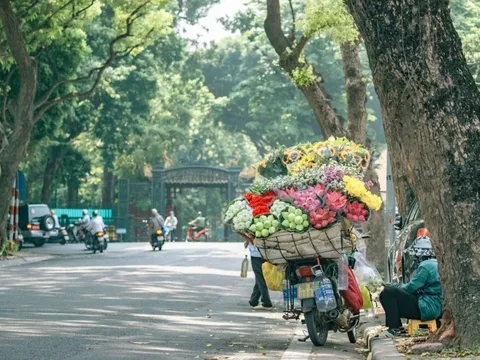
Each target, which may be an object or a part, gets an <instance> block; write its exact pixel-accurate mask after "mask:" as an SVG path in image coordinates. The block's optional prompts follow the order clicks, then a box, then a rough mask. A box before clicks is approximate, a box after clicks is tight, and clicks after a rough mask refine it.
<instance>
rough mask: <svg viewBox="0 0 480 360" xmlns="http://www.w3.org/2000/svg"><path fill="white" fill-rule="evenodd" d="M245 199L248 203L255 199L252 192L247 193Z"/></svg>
mask: <svg viewBox="0 0 480 360" xmlns="http://www.w3.org/2000/svg"><path fill="white" fill-rule="evenodd" d="M244 199H245V200H247V201H250V200H252V199H253V194H252V193H251V192H249V193H246V194H245V196H244Z"/></svg>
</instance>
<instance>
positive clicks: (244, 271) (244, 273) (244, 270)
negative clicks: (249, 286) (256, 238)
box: [240, 255, 248, 278]
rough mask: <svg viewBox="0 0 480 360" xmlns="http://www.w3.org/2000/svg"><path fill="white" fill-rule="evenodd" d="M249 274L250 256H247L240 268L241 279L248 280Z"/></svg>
mask: <svg viewBox="0 0 480 360" xmlns="http://www.w3.org/2000/svg"><path fill="white" fill-rule="evenodd" d="M247 274H248V256H247V255H245V259H243V261H242V266H241V268H240V277H242V278H246V277H247Z"/></svg>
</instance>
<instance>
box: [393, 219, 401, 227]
mask: <svg viewBox="0 0 480 360" xmlns="http://www.w3.org/2000/svg"><path fill="white" fill-rule="evenodd" d="M393 226H394V227H395V230H401V229H402V217H401V216H397V217H396V218H395V223H394V224H393Z"/></svg>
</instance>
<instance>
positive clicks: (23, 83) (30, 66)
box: [0, 0, 37, 122]
mask: <svg viewBox="0 0 480 360" xmlns="http://www.w3.org/2000/svg"><path fill="white" fill-rule="evenodd" d="M0 20H1V21H2V23H3V28H4V32H5V37H6V39H7V44H8V47H9V49H10V52H11V54H12V56H13V59H14V60H15V63H16V64H17V70H18V76H19V87H18V95H17V97H16V99H15V104H12V106H13V105H14V109H15V116H14V118H15V121H16V120H18V119H20V120H21V121H24V122H30V121H31V115H32V111H33V109H32V106H33V102H34V101H35V94H36V92H37V64H36V62H35V60H34V59H32V58H31V57H30V54H29V53H28V50H27V46H26V44H25V39H24V37H23V35H22V30H21V29H20V24H19V23H18V21H17V18H16V17H15V14H14V13H13V9H12V6H11V4H10V0H0Z"/></svg>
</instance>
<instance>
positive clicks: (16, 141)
mask: <svg viewBox="0 0 480 360" xmlns="http://www.w3.org/2000/svg"><path fill="white" fill-rule="evenodd" d="M165 6H166V2H165V1H164V0H155V1H154V0H150V1H149V0H144V1H142V2H140V3H139V2H136V1H129V0H123V1H97V0H55V1H49V2H38V1H34V2H30V1H26V0H25V1H18V2H17V1H16V2H15V4H13V3H12V2H11V1H10V0H0V20H1V22H2V25H3V27H2V32H1V33H0V56H1V57H0V62H1V64H2V66H3V69H5V73H6V76H5V77H4V82H3V86H2V89H3V90H2V96H3V101H2V113H1V114H2V124H1V125H2V126H1V127H0V135H1V139H0V140H1V146H0V149H1V150H2V152H1V154H0V166H1V169H2V174H1V176H0V236H1V239H0V241H4V239H5V230H4V229H6V224H5V222H6V218H7V214H8V204H9V196H10V190H9V188H10V187H11V184H12V183H13V180H14V177H15V173H16V171H17V168H18V165H19V163H20V161H21V160H22V158H23V157H24V156H25V153H26V151H27V147H28V144H29V141H30V137H31V134H32V130H33V128H34V126H35V124H36V123H38V122H39V121H40V120H41V119H42V117H43V116H44V115H45V114H46V113H47V112H48V111H49V110H50V109H52V108H53V107H55V106H57V105H58V104H60V103H62V102H64V101H68V100H72V99H84V98H87V97H89V96H91V95H92V94H93V93H94V91H95V89H96V87H97V86H98V84H99V83H100V80H101V78H102V75H103V74H104V73H105V71H106V69H107V68H109V67H110V66H111V65H112V64H113V63H114V62H115V61H117V60H119V59H121V58H125V57H127V56H129V55H131V54H135V53H137V52H139V51H141V50H142V48H143V47H144V46H146V45H148V44H149V43H150V42H151V41H152V39H156V38H158V37H160V36H162V35H164V34H165V33H167V32H168V31H169V30H170V27H169V25H170V23H171V17H170V16H169V14H168V13H167V12H166V11H165V10H164V8H165ZM102 12H103V14H102ZM101 14H102V15H103V16H113V19H114V22H113V23H114V29H113V30H114V31H113V32H114V35H113V36H112V38H111V39H110V42H109V44H108V47H107V49H106V50H105V58H104V59H103V61H102V62H101V63H100V64H89V62H88V61H86V60H87V59H88V58H87V57H85V59H84V62H83V63H81V64H80V63H79V64H77V65H78V68H79V69H83V70H84V71H85V74H86V75H83V76H79V77H77V78H63V79H56V82H55V83H54V84H53V85H52V86H50V87H49V88H47V89H45V90H44V89H42V86H41V79H39V77H38V75H39V73H38V69H39V64H38V59H39V58H40V57H39V56H38V55H39V54H41V53H43V52H48V51H49V50H50V47H51V46H52V45H53V44H56V43H62V41H64V40H66V39H67V37H66V36H65V34H70V33H75V34H77V35H78V39H77V40H78V41H79V42H80V43H81V44H82V45H83V46H84V51H85V55H86V54H87V52H88V45H87V40H88V39H87V38H86V36H85V31H84V29H85V26H87V25H88V24H89V23H90V21H91V19H92V18H94V17H96V16H99V15H101ZM62 35H64V36H62ZM67 36H68V35H67ZM66 45H68V42H67V44H66Z"/></svg>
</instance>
